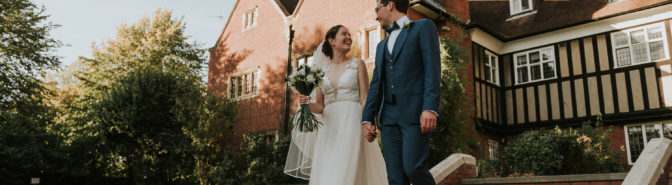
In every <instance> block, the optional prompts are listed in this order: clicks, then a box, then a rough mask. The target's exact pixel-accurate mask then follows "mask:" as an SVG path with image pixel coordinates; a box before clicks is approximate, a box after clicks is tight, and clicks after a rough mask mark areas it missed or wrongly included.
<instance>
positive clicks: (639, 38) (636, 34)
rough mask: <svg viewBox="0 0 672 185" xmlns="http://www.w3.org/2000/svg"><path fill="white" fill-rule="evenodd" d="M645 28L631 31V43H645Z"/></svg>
mask: <svg viewBox="0 0 672 185" xmlns="http://www.w3.org/2000/svg"><path fill="white" fill-rule="evenodd" d="M644 42H646V40H645V39H644V30H637V31H632V32H630V44H639V43H644Z"/></svg>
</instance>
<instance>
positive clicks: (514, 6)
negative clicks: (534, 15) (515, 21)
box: [509, 0, 532, 15]
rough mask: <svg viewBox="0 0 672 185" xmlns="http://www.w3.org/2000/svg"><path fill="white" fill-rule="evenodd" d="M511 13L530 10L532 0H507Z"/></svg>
mask: <svg viewBox="0 0 672 185" xmlns="http://www.w3.org/2000/svg"><path fill="white" fill-rule="evenodd" d="M509 8H510V10H511V15H516V14H520V13H523V12H527V11H531V10H532V0H509Z"/></svg>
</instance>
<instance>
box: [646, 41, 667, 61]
mask: <svg viewBox="0 0 672 185" xmlns="http://www.w3.org/2000/svg"><path fill="white" fill-rule="evenodd" d="M649 48H650V50H651V60H652V61H656V60H660V59H663V58H665V50H664V47H663V41H662V40H659V41H655V42H651V43H649Z"/></svg>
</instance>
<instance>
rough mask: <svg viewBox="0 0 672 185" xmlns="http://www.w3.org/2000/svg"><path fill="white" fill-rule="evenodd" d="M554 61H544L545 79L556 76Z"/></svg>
mask: <svg viewBox="0 0 672 185" xmlns="http://www.w3.org/2000/svg"><path fill="white" fill-rule="evenodd" d="M553 64H554V63H553V62H546V63H544V79H548V78H553V77H555V66H554V65H553Z"/></svg>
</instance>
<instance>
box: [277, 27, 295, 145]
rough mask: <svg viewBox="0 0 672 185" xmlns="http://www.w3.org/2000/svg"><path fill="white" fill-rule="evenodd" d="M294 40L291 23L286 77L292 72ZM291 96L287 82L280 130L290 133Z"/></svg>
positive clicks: (286, 133)
mask: <svg viewBox="0 0 672 185" xmlns="http://www.w3.org/2000/svg"><path fill="white" fill-rule="evenodd" d="M293 41H294V30H293V29H292V25H289V45H288V46H289V47H288V48H289V49H288V51H287V71H286V72H285V79H288V78H289V75H290V74H291V73H292V42H293ZM291 96H292V93H291V91H290V88H289V83H287V82H285V102H284V104H285V109H284V111H283V112H284V114H285V115H284V116H283V122H282V125H280V130H281V131H280V132H281V134H282V135H283V136H284V135H288V134H289V125H290V124H291V123H290V122H289V118H290V115H289V112H290V109H289V105H291V102H290V101H291Z"/></svg>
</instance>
